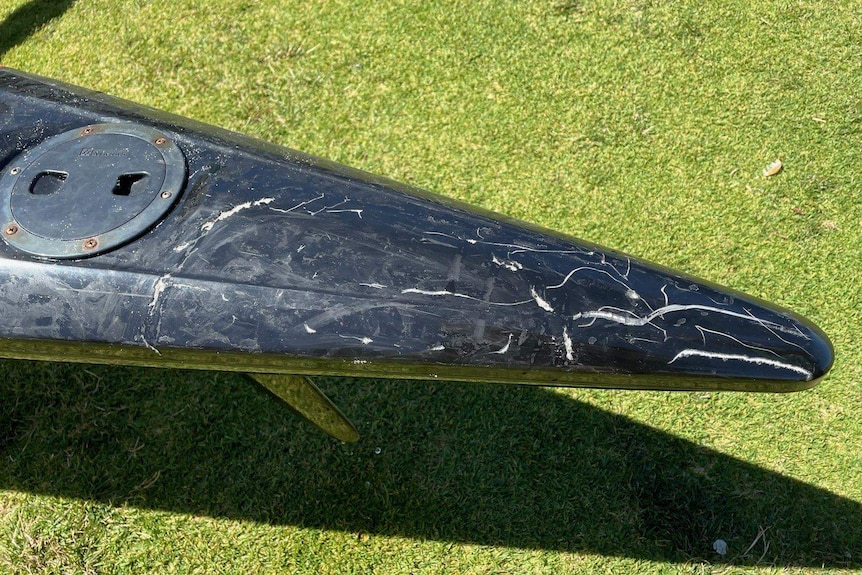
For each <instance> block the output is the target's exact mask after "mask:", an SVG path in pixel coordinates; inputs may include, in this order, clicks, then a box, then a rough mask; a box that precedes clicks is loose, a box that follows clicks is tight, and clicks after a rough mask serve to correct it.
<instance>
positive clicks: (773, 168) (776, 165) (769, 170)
mask: <svg viewBox="0 0 862 575" xmlns="http://www.w3.org/2000/svg"><path fill="white" fill-rule="evenodd" d="M783 167H784V164H782V163H781V160H775V161H773V162H772V163H771V164H769V165H768V166H766V167H765V168H763V176H764V177H766V178H768V177H770V176H774V175H775V174H777V173H778V172H780V171H781V168H783Z"/></svg>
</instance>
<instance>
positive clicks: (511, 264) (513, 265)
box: [491, 254, 524, 272]
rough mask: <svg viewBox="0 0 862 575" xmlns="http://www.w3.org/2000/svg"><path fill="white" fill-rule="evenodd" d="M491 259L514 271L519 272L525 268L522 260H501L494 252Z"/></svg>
mask: <svg viewBox="0 0 862 575" xmlns="http://www.w3.org/2000/svg"><path fill="white" fill-rule="evenodd" d="M491 261H492V262H494V263H495V264H497V265H498V266H501V267H504V268H506V269H507V270H509V271H512V272H517V271H520V270H522V269H524V266H522V265H521V263H520V262H516V261H514V260H501V259H500V258H498V257H497V256H496V255H494V254H491Z"/></svg>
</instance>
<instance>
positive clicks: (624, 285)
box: [545, 266, 631, 290]
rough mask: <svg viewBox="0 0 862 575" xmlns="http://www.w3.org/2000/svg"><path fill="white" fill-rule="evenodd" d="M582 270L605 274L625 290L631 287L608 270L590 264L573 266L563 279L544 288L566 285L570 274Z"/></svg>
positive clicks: (570, 277) (570, 276)
mask: <svg viewBox="0 0 862 575" xmlns="http://www.w3.org/2000/svg"><path fill="white" fill-rule="evenodd" d="M582 270H590V271H594V272H597V273H600V274H605V275H606V276H608V277H609V278H611V279H612V280H614V281H615V282H617V283H618V284H620V285H621V286H623V287H624V288H626V290H630V289H631V288H629V286H628V285H626V284H625V283H623V282H621V281H620V280H618V279H617V278H615V277H614V276H612V275H611V274H610V272H608V271H606V270H600V269H597V268H594V267H591V266H581V267H579V268H575V269H573V270H572V271H570V272H569V273H568V274H567V275H566V277H565V278H564V279H563V281H561V282H560V283H558V284H556V285H552V286H548V287H547V288H545V289H557V288H561V287H563V286H564V285H566V282H568V281H569V280H570V279H572V276H573V275H575V274H576V273H577V272H579V271H582ZM617 273H619V272H617Z"/></svg>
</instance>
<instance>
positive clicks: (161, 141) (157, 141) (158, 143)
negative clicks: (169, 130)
mask: <svg viewBox="0 0 862 575" xmlns="http://www.w3.org/2000/svg"><path fill="white" fill-rule="evenodd" d="M165 143H167V140H166V139H165V138H156V141H155V144H156V145H157V146H161V145H163V144H165Z"/></svg>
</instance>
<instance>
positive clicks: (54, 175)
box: [30, 170, 69, 196]
mask: <svg viewBox="0 0 862 575" xmlns="http://www.w3.org/2000/svg"><path fill="white" fill-rule="evenodd" d="M68 177H69V174H68V173H67V172H61V171H59V170H45V171H44V172H40V173H39V174H38V175H37V176H36V177H35V178H33V182H32V183H31V184H30V193H31V194H34V195H36V196H49V195H51V194H56V193H57V192H59V191H60V189H61V188H62V187H63V184H65V183H66V178H68Z"/></svg>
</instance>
